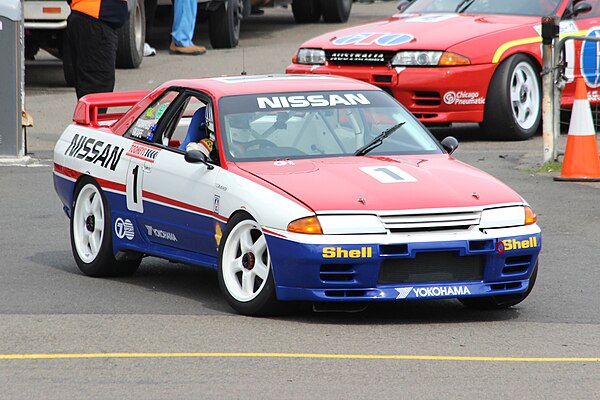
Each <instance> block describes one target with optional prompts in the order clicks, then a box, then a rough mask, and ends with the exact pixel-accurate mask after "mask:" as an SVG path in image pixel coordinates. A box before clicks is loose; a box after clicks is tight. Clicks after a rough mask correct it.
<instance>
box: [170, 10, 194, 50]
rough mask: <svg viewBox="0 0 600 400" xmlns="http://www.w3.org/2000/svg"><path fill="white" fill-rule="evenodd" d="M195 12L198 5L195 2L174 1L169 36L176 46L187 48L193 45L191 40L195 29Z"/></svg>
mask: <svg viewBox="0 0 600 400" xmlns="http://www.w3.org/2000/svg"><path fill="white" fill-rule="evenodd" d="M197 11H198V3H197V1H196V0H174V4H173V29H172V31H171V36H172V37H173V42H174V43H175V45H176V46H179V47H188V46H193V45H194V43H193V42H192V39H193V37H194V28H195V27H196V13H197Z"/></svg>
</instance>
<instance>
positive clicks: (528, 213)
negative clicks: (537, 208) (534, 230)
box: [525, 207, 537, 225]
mask: <svg viewBox="0 0 600 400" xmlns="http://www.w3.org/2000/svg"><path fill="white" fill-rule="evenodd" d="M536 222H537V215H536V214H535V213H534V212H533V210H532V209H531V207H525V225H531V224H535V223H536Z"/></svg>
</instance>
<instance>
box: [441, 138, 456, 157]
mask: <svg viewBox="0 0 600 400" xmlns="http://www.w3.org/2000/svg"><path fill="white" fill-rule="evenodd" d="M440 143H441V144H442V147H443V148H444V150H446V151H447V152H448V154H452V153H454V150H456V149H457V148H458V140H456V138H455V137H454V136H448V137H446V138H444V140H442V141H441V142H440Z"/></svg>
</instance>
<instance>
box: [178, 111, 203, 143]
mask: <svg viewBox="0 0 600 400" xmlns="http://www.w3.org/2000/svg"><path fill="white" fill-rule="evenodd" d="M205 125H206V107H204V106H203V107H200V108H199V109H197V110H196V112H194V115H193V116H192V120H191V121H190V126H189V127H188V130H187V133H186V135H185V139H183V143H181V145H180V146H179V148H180V149H181V150H185V148H186V147H187V145H188V144H189V143H192V142H195V143H198V142H200V141H201V140H202V139H204V138H206V137H208V132H207V131H206V127H205Z"/></svg>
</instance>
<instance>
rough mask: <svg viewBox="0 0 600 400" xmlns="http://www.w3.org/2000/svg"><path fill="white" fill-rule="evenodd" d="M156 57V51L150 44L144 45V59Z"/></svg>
mask: <svg viewBox="0 0 600 400" xmlns="http://www.w3.org/2000/svg"><path fill="white" fill-rule="evenodd" d="M155 55H156V49H155V48H154V47H152V46H150V45H149V44H148V43H144V57H152V56H155Z"/></svg>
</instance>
